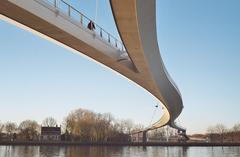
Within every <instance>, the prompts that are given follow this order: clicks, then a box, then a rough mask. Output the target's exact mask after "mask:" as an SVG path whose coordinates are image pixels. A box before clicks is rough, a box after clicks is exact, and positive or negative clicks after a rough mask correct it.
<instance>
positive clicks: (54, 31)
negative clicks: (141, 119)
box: [0, 0, 185, 131]
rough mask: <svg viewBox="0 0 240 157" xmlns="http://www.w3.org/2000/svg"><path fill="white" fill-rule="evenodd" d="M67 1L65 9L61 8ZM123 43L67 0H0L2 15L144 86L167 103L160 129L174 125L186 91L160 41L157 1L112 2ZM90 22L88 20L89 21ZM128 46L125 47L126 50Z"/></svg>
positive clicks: (156, 126)
mask: <svg viewBox="0 0 240 157" xmlns="http://www.w3.org/2000/svg"><path fill="white" fill-rule="evenodd" d="M59 3H62V5H65V8H66V9H65V10H64V9H63V8H64V7H63V8H61V7H60V6H59ZM110 3H111V7H112V12H113V15H114V18H115V22H116V25H117V28H118V31H119V34H120V36H121V38H122V41H123V43H124V46H123V45H122V44H121V42H120V41H118V40H117V39H116V38H114V37H113V36H112V35H110V34H109V33H108V32H106V31H104V29H103V28H101V27H100V26H98V25H96V30H95V31H92V30H89V29H87V28H86V24H87V22H88V21H90V19H88V18H87V17H85V16H84V15H83V14H81V13H80V12H79V11H78V10H76V9H75V8H74V7H72V6H70V5H68V3H66V2H65V1H63V0H1V1H0V13H1V18H2V19H5V20H7V21H10V22H12V23H14V24H16V25H18V26H20V27H22V28H24V29H27V30H29V31H32V32H35V33H36V34H38V35H40V36H42V37H44V38H46V39H48V40H54V42H56V43H58V44H61V45H64V46H67V47H69V48H71V49H74V50H76V51H78V52H79V53H81V54H84V55H85V56H88V57H89V58H91V59H93V60H95V61H97V62H99V63H102V64H104V65H106V66H107V67H109V68H111V69H113V70H115V71H117V72H119V73H120V74H122V75H123V76H125V77H127V78H128V79H130V80H132V81H134V82H135V83H137V84H138V85H140V86H141V87H143V88H145V89H146V90H147V91H149V92H150V93H151V94H152V95H154V96H155V97H156V98H158V99H159V100H160V101H161V102H162V104H163V106H164V114H163V117H162V118H161V119H160V120H159V121H158V122H156V123H155V124H153V126H152V127H151V128H148V129H155V128H158V127H162V126H164V125H170V126H172V127H174V128H177V129H179V130H181V131H185V129H183V128H180V127H178V126H177V125H176V124H175V123H174V121H175V119H176V118H177V117H178V116H179V114H180V113H181V111H182V109H183V104H182V98H181V94H180V92H179V90H178V88H177V86H176V85H175V83H174V82H173V80H172V79H171V77H170V76H169V74H168V73H167V71H166V69H165V67H164V64H163V61H162V59H161V56H160V51H159V47H158V43H157V36H156V35H157V33H156V0H148V1H147V3H146V0H110ZM86 21H87V22H86ZM125 49H126V50H125Z"/></svg>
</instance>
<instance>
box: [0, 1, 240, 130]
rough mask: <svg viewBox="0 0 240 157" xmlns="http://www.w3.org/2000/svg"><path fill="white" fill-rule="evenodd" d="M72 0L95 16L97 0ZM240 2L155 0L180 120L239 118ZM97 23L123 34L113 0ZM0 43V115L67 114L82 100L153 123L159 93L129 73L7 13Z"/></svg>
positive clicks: (190, 124) (0, 24)
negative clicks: (27, 26)
mask: <svg viewBox="0 0 240 157" xmlns="http://www.w3.org/2000/svg"><path fill="white" fill-rule="evenodd" d="M72 4H73V5H74V6H76V7H77V8H78V9H79V10H81V11H82V12H83V13H84V14H85V15H87V16H88V17H90V18H92V19H95V0H88V1H87V0H79V1H72ZM239 6H240V2H239V1H238V0H231V1H226V0H213V1H209V0H201V1H196V0H194V1H187V0H182V1H178V0H157V9H158V10H157V23H158V27H157V29H158V30H157V31H158V42H159V46H160V50H161V55H162V58H163V60H164V62H165V65H166V68H167V69H168V71H169V73H170V75H171V76H172V78H173V80H174V81H175V82H176V84H177V85H178V87H179V89H180V91H181V93H182V97H183V102H184V106H185V107H184V110H183V112H182V114H181V116H180V118H179V119H180V120H179V121H177V122H180V123H181V125H183V126H185V127H186V128H187V129H188V131H189V132H190V133H194V132H198V131H200V132H203V131H205V130H206V128H207V127H208V126H209V125H213V124H216V123H223V124H225V125H226V126H228V127H231V126H232V125H233V124H234V123H237V122H239V121H240V114H239V111H240V100H239V96H240V94H239V89H240V83H239V80H240V73H239V70H238V68H239V67H240V52H239V50H240V44H239V43H240V29H239V28H240V21H239V17H240V10H239ZM97 23H98V24H99V25H100V26H102V27H103V28H105V29H106V30H108V31H109V32H111V33H112V34H114V35H115V36H118V34H117V31H116V27H115V25H114V21H113V17H112V15H111V10H110V7H109V3H108V0H99V5H98V16H97ZM0 43H1V51H0V89H1V90H0V108H1V109H0V120H1V121H2V122H6V121H8V120H10V121H16V122H20V121H22V120H25V119H35V120H37V121H39V122H41V121H42V120H43V119H44V118H45V117H47V116H53V117H55V118H56V119H57V120H58V121H59V122H61V121H62V119H63V118H64V117H65V116H67V114H68V113H69V112H70V111H71V110H74V109H76V108H80V107H81V108H86V109H90V110H93V111H96V112H102V113H103V112H111V113H112V114H113V115H114V116H115V117H116V118H121V119H128V118H129V119H133V120H134V121H135V122H136V123H143V124H145V125H149V123H150V121H151V117H152V114H153V111H154V106H155V104H156V103H158V101H157V100H156V99H155V98H153V97H152V96H151V95H150V94H149V93H148V92H146V91H145V90H144V89H142V88H141V87H139V86H137V85H135V84H133V83H131V82H129V81H128V80H126V79H125V78H123V77H121V76H119V75H116V74H115V73H113V72H112V71H110V70H108V69H106V68H104V67H102V66H101V65H99V64H96V63H95V62H92V61H89V60H87V59H85V58H83V57H82V56H80V55H77V54H74V53H72V52H70V51H69V50H67V49H65V48H63V47H60V46H58V45H56V44H54V43H51V42H49V41H46V40H44V39H42V38H40V37H38V36H35V35H33V34H31V33H29V32H26V31H24V30H21V29H19V28H17V27H15V26H13V25H11V24H8V23H6V22H4V21H0ZM160 115H161V111H160V110H159V111H157V114H156V115H155V116H154V119H155V120H157V119H158V118H159V116H160Z"/></svg>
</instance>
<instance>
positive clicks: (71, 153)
mask: <svg viewBox="0 0 240 157" xmlns="http://www.w3.org/2000/svg"><path fill="white" fill-rule="evenodd" d="M0 157H240V147H159V146H154V147H150V146H148V147H142V146H141V147H133V146H125V147H109V146H0Z"/></svg>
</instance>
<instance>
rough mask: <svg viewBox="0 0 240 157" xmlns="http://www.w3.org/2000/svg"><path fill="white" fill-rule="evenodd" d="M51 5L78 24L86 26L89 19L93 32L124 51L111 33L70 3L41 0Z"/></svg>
mask: <svg viewBox="0 0 240 157" xmlns="http://www.w3.org/2000/svg"><path fill="white" fill-rule="evenodd" d="M43 1H44V2H47V3H48V4H50V5H51V6H53V7H55V8H56V9H58V10H59V11H60V12H61V13H64V14H66V15H67V16H68V17H69V18H71V20H74V21H75V22H77V23H79V25H80V26H82V27H85V28H87V29H89V28H88V24H89V23H90V21H92V22H93V23H94V26H95V29H93V30H92V31H94V32H95V34H96V35H98V36H99V37H100V38H101V39H103V40H105V41H106V42H107V43H109V44H111V45H112V46H113V47H115V48H116V49H118V50H120V51H126V50H125V47H124V45H123V43H122V42H121V41H120V40H118V39H117V38H116V37H114V36H113V35H112V34H110V33H109V32H107V31H106V30H105V29H103V28H102V27H100V26H99V25H98V24H96V23H95V22H94V21H93V20H91V19H90V18H88V17H87V16H85V15H84V14H82V13H81V12H80V11H79V10H77V9H76V8H74V7H73V6H72V5H70V4H68V3H67V2H65V1H64V0H43Z"/></svg>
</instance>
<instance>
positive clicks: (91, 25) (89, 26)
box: [88, 20, 95, 31]
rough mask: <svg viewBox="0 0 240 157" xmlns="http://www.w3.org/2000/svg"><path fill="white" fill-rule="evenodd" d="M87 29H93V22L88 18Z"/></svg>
mask: <svg viewBox="0 0 240 157" xmlns="http://www.w3.org/2000/svg"><path fill="white" fill-rule="evenodd" d="M88 29H90V30H92V31H93V30H95V25H94V23H93V22H92V20H90V22H89V23H88Z"/></svg>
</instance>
